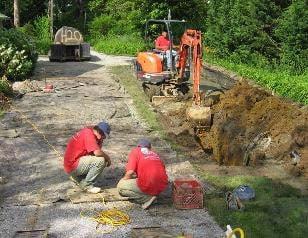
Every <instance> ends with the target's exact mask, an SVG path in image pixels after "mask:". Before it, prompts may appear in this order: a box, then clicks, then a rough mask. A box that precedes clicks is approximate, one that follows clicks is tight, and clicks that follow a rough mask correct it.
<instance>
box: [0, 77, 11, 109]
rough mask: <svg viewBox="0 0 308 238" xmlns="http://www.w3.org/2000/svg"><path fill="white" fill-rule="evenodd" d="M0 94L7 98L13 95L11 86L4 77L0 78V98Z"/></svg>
mask: <svg viewBox="0 0 308 238" xmlns="http://www.w3.org/2000/svg"><path fill="white" fill-rule="evenodd" d="M1 93H3V94H4V95H7V96H9V95H12V93H13V89H12V86H11V84H10V82H9V81H8V80H7V79H6V78H5V77H3V78H0V96H1ZM0 103H1V100H0ZM0 108H1V105H0Z"/></svg>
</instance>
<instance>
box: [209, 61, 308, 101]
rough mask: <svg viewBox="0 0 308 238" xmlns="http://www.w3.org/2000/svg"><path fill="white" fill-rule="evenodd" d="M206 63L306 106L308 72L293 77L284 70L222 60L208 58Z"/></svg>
mask: <svg viewBox="0 0 308 238" xmlns="http://www.w3.org/2000/svg"><path fill="white" fill-rule="evenodd" d="M207 61H209V63H211V64H216V65H219V66H222V67H224V68H226V69H229V70H231V71H234V72H236V73H238V74H239V75H241V76H243V77H246V78H249V79H252V80H254V81H255V82H257V83H258V84H259V85H261V86H263V87H265V88H267V89H270V90H272V91H273V92H275V93H276V94H278V95H280V96H283V97H286V98H290V99H292V100H294V101H296V102H299V103H303V104H306V105H307V104H308V71H306V72H305V73H303V74H302V75H293V74H291V73H290V72H288V71H286V70H279V69H267V68H261V67H256V66H251V65H247V64H239V63H233V62H231V61H228V60H222V59H219V60H218V59H212V58H208V59H207Z"/></svg>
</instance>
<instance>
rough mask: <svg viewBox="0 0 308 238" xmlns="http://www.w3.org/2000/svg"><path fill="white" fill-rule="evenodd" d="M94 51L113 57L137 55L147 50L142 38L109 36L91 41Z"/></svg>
mask: <svg viewBox="0 0 308 238" xmlns="http://www.w3.org/2000/svg"><path fill="white" fill-rule="evenodd" d="M91 44H92V45H93V47H94V49H95V50H97V51H99V52H103V53H106V54H112V55H136V54H137V52H139V51H142V50H145V48H146V45H145V43H144V41H143V40H142V38H140V37H137V36H134V35H121V36H120V35H108V36H104V37H101V38H97V39H95V40H92V41H91Z"/></svg>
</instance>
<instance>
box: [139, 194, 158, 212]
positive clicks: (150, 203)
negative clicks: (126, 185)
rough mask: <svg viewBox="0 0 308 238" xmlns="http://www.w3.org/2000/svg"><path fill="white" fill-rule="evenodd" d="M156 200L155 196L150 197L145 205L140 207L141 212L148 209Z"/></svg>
mask: <svg viewBox="0 0 308 238" xmlns="http://www.w3.org/2000/svg"><path fill="white" fill-rule="evenodd" d="M156 199H157V197H156V196H153V197H151V198H150V199H149V200H148V201H146V202H145V203H143V204H142V206H141V207H142V209H143V210H146V209H148V208H149V207H150V206H151V205H152V203H153V202H154V201H155V200H156Z"/></svg>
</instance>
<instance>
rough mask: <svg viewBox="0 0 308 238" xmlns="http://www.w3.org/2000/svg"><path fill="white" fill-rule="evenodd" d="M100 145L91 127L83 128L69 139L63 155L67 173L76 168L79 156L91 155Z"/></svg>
mask: <svg viewBox="0 0 308 238" xmlns="http://www.w3.org/2000/svg"><path fill="white" fill-rule="evenodd" d="M100 147H101V145H100V143H99V142H98V141H97V139H96V136H95V135H94V133H93V129H92V128H84V129H82V130H81V131H79V132H77V133H76V134H75V135H73V136H72V138H71V139H70V140H69V142H68V144H67V147H66V151H65V155H64V170H65V172H67V173H70V172H72V171H73V170H74V169H76V168H77V166H78V162H79V159H80V157H82V156H85V155H91V154H93V152H94V151H95V150H99V149H100Z"/></svg>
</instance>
